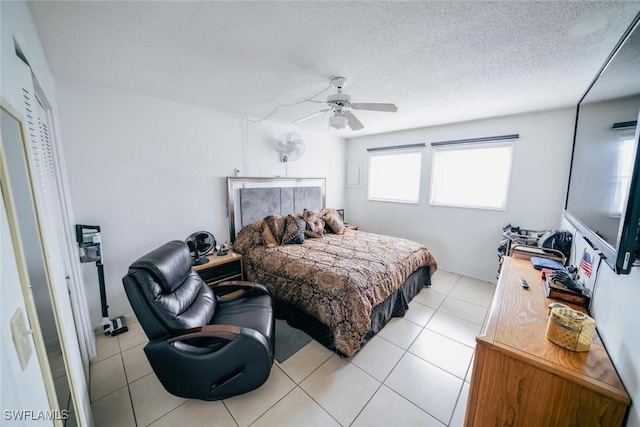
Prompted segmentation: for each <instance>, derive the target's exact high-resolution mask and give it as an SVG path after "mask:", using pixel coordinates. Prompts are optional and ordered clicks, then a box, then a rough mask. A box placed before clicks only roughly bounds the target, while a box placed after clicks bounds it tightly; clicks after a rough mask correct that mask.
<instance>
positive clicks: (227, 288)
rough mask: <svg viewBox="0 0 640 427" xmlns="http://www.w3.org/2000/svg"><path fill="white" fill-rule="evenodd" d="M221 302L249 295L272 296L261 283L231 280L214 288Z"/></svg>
mask: <svg viewBox="0 0 640 427" xmlns="http://www.w3.org/2000/svg"><path fill="white" fill-rule="evenodd" d="M212 290H213V293H214V294H215V295H216V296H217V297H218V299H219V300H220V302H226V301H232V300H235V299H238V298H243V297H245V296H249V295H270V293H269V290H268V289H267V288H266V287H265V286H264V285H261V284H260V283H255V282H247V281H244V280H230V281H227V282H222V283H219V284H218V285H216V286H213V287H212Z"/></svg>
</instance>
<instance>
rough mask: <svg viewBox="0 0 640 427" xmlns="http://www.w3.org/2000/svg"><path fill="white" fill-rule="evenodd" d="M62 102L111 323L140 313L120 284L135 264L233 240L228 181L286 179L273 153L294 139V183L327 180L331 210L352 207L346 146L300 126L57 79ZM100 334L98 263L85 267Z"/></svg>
mask: <svg viewBox="0 0 640 427" xmlns="http://www.w3.org/2000/svg"><path fill="white" fill-rule="evenodd" d="M57 89H58V102H59V105H60V118H61V126H62V137H63V144H64V149H65V150H64V151H65V160H66V164H67V171H68V178H69V183H70V190H71V199H72V202H73V209H74V216H75V218H76V221H77V222H78V223H81V224H90V225H100V226H101V227H102V242H103V245H104V254H105V261H104V263H105V280H106V287H107V300H108V303H109V305H110V308H109V314H110V316H111V317H115V316H119V315H126V314H130V313H131V312H132V310H131V307H130V305H129V302H128V300H127V297H126V294H125V292H124V289H123V286H122V277H123V276H124V275H125V274H126V273H127V269H128V267H129V265H130V264H131V263H132V262H133V261H135V260H136V259H137V258H139V257H141V256H142V255H144V254H146V253H147V252H149V251H151V250H152V249H154V248H156V247H157V246H160V245H162V244H163V243H165V242H167V241H169V240H174V239H178V240H184V239H185V238H186V237H187V236H188V235H189V234H191V233H193V232H195V231H198V230H207V231H210V232H211V233H213V235H214V236H215V237H216V239H217V240H218V241H220V242H224V241H225V240H228V239H229V231H228V229H229V226H228V219H227V216H226V201H227V190H226V177H227V176H234V171H235V169H236V168H237V169H240V175H241V176H276V175H284V174H285V166H284V165H283V164H282V163H280V161H279V155H278V152H277V151H276V150H275V148H274V147H275V141H276V139H277V137H278V136H279V135H280V134H281V133H283V132H285V131H288V130H294V131H297V132H298V133H300V134H301V135H302V136H303V137H304V138H305V140H306V152H305V154H304V156H303V157H302V158H301V159H300V160H297V161H295V162H291V163H290V164H289V165H288V172H289V176H304V177H309V176H314V177H315V176H318V177H326V178H327V187H328V190H327V203H328V204H329V205H332V206H341V205H343V203H344V197H343V194H344V193H343V188H344V167H345V166H344V165H345V148H344V141H343V140H342V139H340V138H333V137H330V136H326V135H320V134H313V133H309V132H304V131H302V130H300V129H296V128H295V127H293V126H283V125H276V124H273V123H267V122H262V123H247V122H246V121H245V119H244V118H243V117H241V116H238V115H234V114H229V113H223V112H219V111H215V110H210V109H206V108H201V107H196V106H192V105H187V104H181V103H177V102H172V101H167V100H162V99H158V98H152V97H148V96H141V95H136V94H132V93H125V92H120V91H115V90H110V89H104V88H99V87H96V86H90V85H86V84H80V83H76V82H71V81H64V80H58V81H57ZM83 274H84V279H85V283H86V285H87V298H88V300H89V306H90V313H91V316H92V321H93V324H94V325H95V326H98V325H99V323H100V322H99V319H100V304H99V303H100V299H99V292H98V282H97V271H96V268H95V265H94V264H84V265H83Z"/></svg>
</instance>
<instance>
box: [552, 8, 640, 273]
mask: <svg viewBox="0 0 640 427" xmlns="http://www.w3.org/2000/svg"><path fill="white" fill-rule="evenodd" d="M639 20H640V14H638V16H636V17H635V19H634V20H633V23H632V25H631V26H630V28H629V30H628V31H627V32H626V33H625V35H624V36H623V37H622V39H621V40H620V42H619V43H618V45H617V46H616V48H615V49H614V51H613V52H612V54H611V55H610V56H609V58H608V59H607V61H606V62H605V64H604V65H603V67H602V68H601V69H600V72H599V73H598V75H597V76H596V78H595V79H594V80H593V82H592V83H591V85H590V86H589V88H588V89H587V91H586V93H585V94H584V96H583V97H582V99H581V100H580V102H579V103H578V112H577V117H576V124H575V133H574V140H573V154H572V157H571V172H570V175H569V186H568V190H567V199H566V205H565V211H564V214H565V217H566V218H567V219H568V220H569V222H571V223H572V224H573V225H574V226H575V227H576V229H577V230H578V231H579V233H581V234H582V235H583V236H584V237H585V238H586V239H587V240H588V241H589V243H590V244H591V245H592V246H593V247H594V248H595V249H596V250H597V251H599V252H600V254H601V255H602V256H603V257H604V260H605V261H606V263H607V264H608V265H609V266H610V267H611V268H612V269H613V270H614V271H615V272H616V273H618V274H629V272H630V271H631V269H632V267H633V266H634V265H638V263H639V260H640V147H639V144H638V135H639V128H638V126H637V123H638V115H639V113H640V23H639Z"/></svg>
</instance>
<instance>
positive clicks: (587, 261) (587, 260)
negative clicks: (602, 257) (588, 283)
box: [580, 251, 591, 277]
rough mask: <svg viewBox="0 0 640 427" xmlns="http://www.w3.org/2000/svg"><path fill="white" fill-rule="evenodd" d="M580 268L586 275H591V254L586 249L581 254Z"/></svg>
mask: <svg viewBox="0 0 640 427" xmlns="http://www.w3.org/2000/svg"><path fill="white" fill-rule="evenodd" d="M580 268H581V269H583V270H584V274H585V275H586V276H587V277H591V254H590V253H589V252H587V251H584V254H583V255H582V260H581V261H580Z"/></svg>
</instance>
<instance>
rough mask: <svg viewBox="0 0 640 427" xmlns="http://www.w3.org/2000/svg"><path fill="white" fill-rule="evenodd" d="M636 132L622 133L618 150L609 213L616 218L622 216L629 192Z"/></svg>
mask: <svg viewBox="0 0 640 427" xmlns="http://www.w3.org/2000/svg"><path fill="white" fill-rule="evenodd" d="M634 138H635V134H634V133H632V132H626V133H621V134H620V139H619V142H618V148H617V151H616V171H615V174H616V176H615V178H614V191H613V200H612V202H611V211H610V212H609V215H610V216H611V217H614V218H620V217H621V216H622V209H623V208H624V202H625V198H626V197H627V193H628V192H629V183H630V181H631V172H632V171H633V149H634V146H635V140H634Z"/></svg>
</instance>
